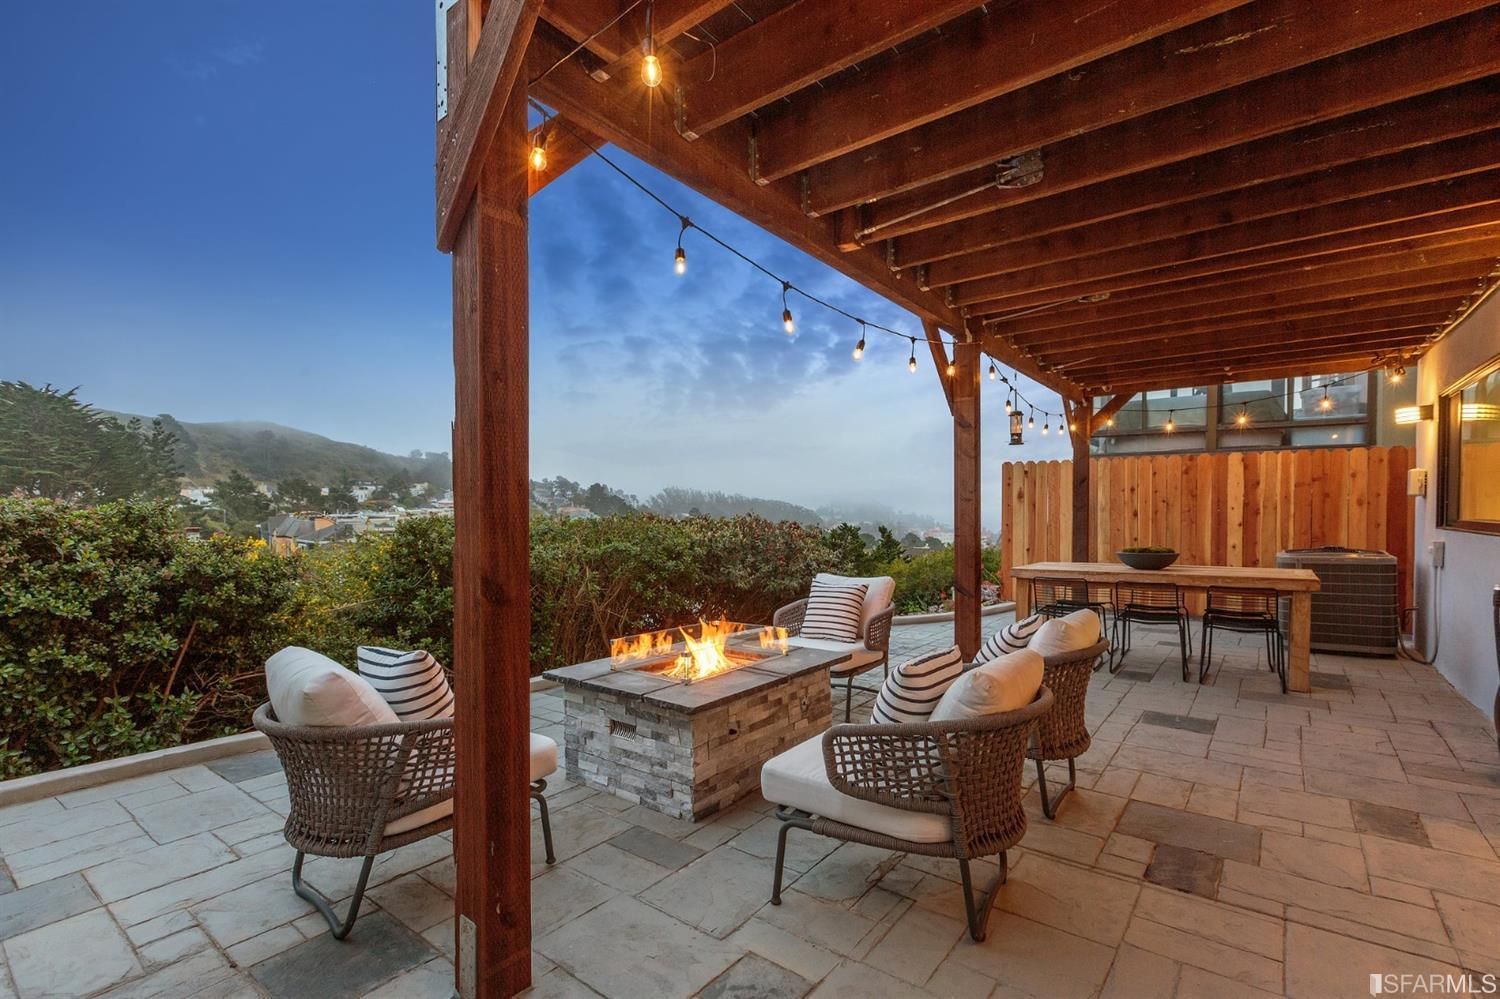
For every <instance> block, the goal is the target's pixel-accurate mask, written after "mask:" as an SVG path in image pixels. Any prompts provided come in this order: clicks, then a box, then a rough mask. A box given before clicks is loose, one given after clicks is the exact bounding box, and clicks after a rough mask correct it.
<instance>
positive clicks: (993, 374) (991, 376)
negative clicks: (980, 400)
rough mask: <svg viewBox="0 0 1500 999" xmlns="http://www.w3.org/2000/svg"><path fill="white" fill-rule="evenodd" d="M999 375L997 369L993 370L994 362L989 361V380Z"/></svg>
mask: <svg viewBox="0 0 1500 999" xmlns="http://www.w3.org/2000/svg"><path fill="white" fill-rule="evenodd" d="M999 377H1000V372H999V371H997V370H995V362H994V361H991V362H990V381H994V380H995V379H996V378H999Z"/></svg>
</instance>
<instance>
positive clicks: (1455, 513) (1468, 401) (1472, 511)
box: [1438, 357, 1500, 534]
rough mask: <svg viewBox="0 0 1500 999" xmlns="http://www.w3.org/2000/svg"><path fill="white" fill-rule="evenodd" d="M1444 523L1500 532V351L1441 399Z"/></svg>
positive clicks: (1441, 507) (1440, 485) (1440, 481)
mask: <svg viewBox="0 0 1500 999" xmlns="http://www.w3.org/2000/svg"><path fill="white" fill-rule="evenodd" d="M1438 441H1439V447H1438V476H1439V479H1438V488H1439V489H1440V490H1441V492H1440V494H1439V496H1438V508H1439V510H1440V511H1441V514H1440V519H1441V521H1442V526H1444V527H1450V528H1454V529H1456V530H1461V531H1482V532H1485V533H1487V534H1500V357H1497V358H1495V360H1493V361H1491V362H1490V364H1489V365H1487V366H1486V367H1485V368H1483V369H1481V371H1480V372H1479V373H1478V374H1476V375H1474V376H1472V377H1471V378H1469V379H1468V380H1467V382H1466V383H1464V384H1462V385H1460V386H1459V387H1458V388H1456V389H1454V390H1453V391H1451V392H1449V393H1448V394H1447V395H1444V396H1443V397H1442V401H1441V402H1440V403H1439V405H1438Z"/></svg>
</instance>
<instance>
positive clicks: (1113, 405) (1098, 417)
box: [1089, 392, 1135, 436]
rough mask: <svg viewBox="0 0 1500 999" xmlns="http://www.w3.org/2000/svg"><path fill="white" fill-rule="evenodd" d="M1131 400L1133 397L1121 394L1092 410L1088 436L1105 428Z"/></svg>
mask: <svg viewBox="0 0 1500 999" xmlns="http://www.w3.org/2000/svg"><path fill="white" fill-rule="evenodd" d="M1133 398H1135V396H1133V395H1130V394H1128V393H1124V392H1122V393H1120V394H1119V395H1116V396H1114V397H1113V398H1111V399H1110V400H1109V401H1108V402H1106V403H1105V404H1104V405H1102V406H1100V407H1099V408H1098V409H1096V410H1094V413H1093V416H1092V417H1090V419H1089V434H1090V436H1092V435H1093V434H1094V433H1096V432H1097V431H1098V429H1099V428H1100V427H1102V426H1105V425H1106V424H1108V423H1109V421H1110V420H1112V419H1114V417H1115V414H1116V413H1118V412H1119V411H1120V410H1122V409H1124V408H1125V407H1126V406H1127V405H1129V404H1130V400H1131V399H1133Z"/></svg>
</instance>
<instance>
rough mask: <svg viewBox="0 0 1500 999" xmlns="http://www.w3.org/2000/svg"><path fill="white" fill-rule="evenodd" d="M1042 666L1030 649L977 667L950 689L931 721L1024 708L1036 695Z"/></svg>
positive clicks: (984, 715) (935, 709) (933, 713)
mask: <svg viewBox="0 0 1500 999" xmlns="http://www.w3.org/2000/svg"><path fill="white" fill-rule="evenodd" d="M1043 669H1044V666H1043V663H1042V657H1041V656H1039V655H1037V654H1036V653H1035V652H1033V651H1031V650H1030V649H1022V650H1021V651H1020V652H1012V653H1010V654H1009V655H1004V656H1001V657H1000V658H999V659H996V660H994V661H993V662H987V663H985V664H984V665H982V666H975V667H974V668H973V669H971V670H969V671H968V672H967V673H965V674H964V675H963V676H961V677H959V678H958V680H957V682H955V683H954V684H953V686H951V687H949V688H948V692H947V693H946V694H944V695H943V699H942V700H941V701H938V706H937V707H936V708H934V709H933V710H932V718H931V720H932V721H935V722H938V721H964V720H966V719H969V718H984V717H986V716H987V715H993V714H999V713H1000V712H1002V711H1015V710H1017V709H1018V708H1024V707H1025V706H1026V705H1028V704H1030V703H1031V702H1032V701H1033V700H1034V699H1035V698H1036V692H1037V688H1038V687H1040V686H1041V685H1042V672H1043Z"/></svg>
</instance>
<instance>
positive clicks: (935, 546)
mask: <svg viewBox="0 0 1500 999" xmlns="http://www.w3.org/2000/svg"><path fill="white" fill-rule="evenodd" d="M927 547H928V548H931V549H932V550H933V551H935V552H936V551H942V550H943V549H944V548H945V547H947V546H946V545H944V544H943V542H942V539H940V538H937V537H931V538H928V539H927Z"/></svg>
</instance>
